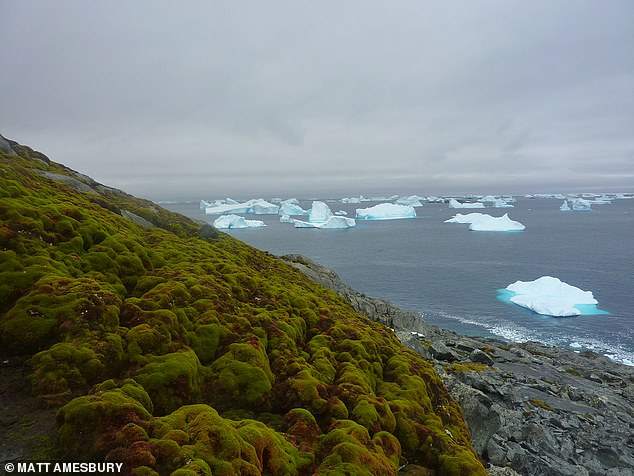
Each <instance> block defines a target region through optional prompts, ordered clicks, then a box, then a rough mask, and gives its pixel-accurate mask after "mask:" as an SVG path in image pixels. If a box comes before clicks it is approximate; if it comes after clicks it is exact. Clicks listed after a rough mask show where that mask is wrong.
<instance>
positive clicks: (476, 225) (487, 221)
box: [445, 213, 526, 231]
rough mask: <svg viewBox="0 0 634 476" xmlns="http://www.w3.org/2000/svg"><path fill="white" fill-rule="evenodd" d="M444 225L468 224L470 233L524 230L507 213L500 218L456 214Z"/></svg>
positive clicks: (523, 227)
mask: <svg viewBox="0 0 634 476" xmlns="http://www.w3.org/2000/svg"><path fill="white" fill-rule="evenodd" d="M445 223H470V225H469V230H471V231H523V230H525V229H526V227H525V226H524V225H522V224H521V223H520V222H518V221H514V220H511V219H510V218H509V216H508V213H505V214H504V215H503V216H501V217H492V216H491V215H487V214H485V213H468V214H467V215H462V214H461V213H458V214H457V215H456V216H454V217H453V218H450V219H449V220H445Z"/></svg>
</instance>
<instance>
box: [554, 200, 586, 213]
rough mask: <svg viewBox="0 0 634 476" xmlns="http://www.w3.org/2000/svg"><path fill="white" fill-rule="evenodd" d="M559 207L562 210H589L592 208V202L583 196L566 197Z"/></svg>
mask: <svg viewBox="0 0 634 476" xmlns="http://www.w3.org/2000/svg"><path fill="white" fill-rule="evenodd" d="M559 209H560V210H561V211H562V212H570V211H573V212H589V211H591V210H592V204H591V203H590V202H589V201H588V200H584V199H583V198H567V199H566V200H564V203H562V204H561V207H559Z"/></svg>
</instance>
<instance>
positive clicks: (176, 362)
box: [134, 350, 209, 414]
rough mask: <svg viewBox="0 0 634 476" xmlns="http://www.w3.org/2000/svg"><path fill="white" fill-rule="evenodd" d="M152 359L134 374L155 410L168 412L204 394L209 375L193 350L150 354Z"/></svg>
mask: <svg viewBox="0 0 634 476" xmlns="http://www.w3.org/2000/svg"><path fill="white" fill-rule="evenodd" d="M148 359H149V363H148V364H147V365H145V366H143V367H142V368H141V369H139V371H138V372H137V374H136V375H135V376H134V380H135V381H137V382H138V383H139V384H140V385H141V386H142V387H143V388H144V389H145V390H146V391H147V393H148V395H149V396H150V398H151V399H152V402H153V403H154V411H155V412H156V413H158V414H165V413H169V412H171V411H174V410H175V409H177V408H178V407H180V406H182V405H186V404H189V403H192V402H195V401H198V400H200V398H201V385H202V383H203V382H204V379H205V378H206V377H207V376H208V375H209V372H208V370H207V369H206V368H205V367H203V366H202V365H201V364H200V361H199V360H198V357H197V356H196V353H195V352H193V351H192V350H188V351H184V352H174V353H171V354H166V355H160V356H149V357H148Z"/></svg>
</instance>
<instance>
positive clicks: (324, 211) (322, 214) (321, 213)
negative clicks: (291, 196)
mask: <svg viewBox="0 0 634 476" xmlns="http://www.w3.org/2000/svg"><path fill="white" fill-rule="evenodd" d="M332 216H333V214H332V210H330V207H329V206H328V205H327V204H326V202H321V201H317V200H316V201H314V202H313V203H312V205H311V207H310V212H309V213H308V221H309V222H311V223H324V222H326V221H328V219H329V218H330V217H332Z"/></svg>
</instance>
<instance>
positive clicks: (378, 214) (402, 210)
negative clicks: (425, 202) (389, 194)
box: [356, 203, 416, 220]
mask: <svg viewBox="0 0 634 476" xmlns="http://www.w3.org/2000/svg"><path fill="white" fill-rule="evenodd" d="M356 216H357V219H359V220H397V219H400V218H416V210H414V207H413V206H411V205H397V204H396V203H379V204H378V205H374V206H373V207H370V208H357V210H356Z"/></svg>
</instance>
